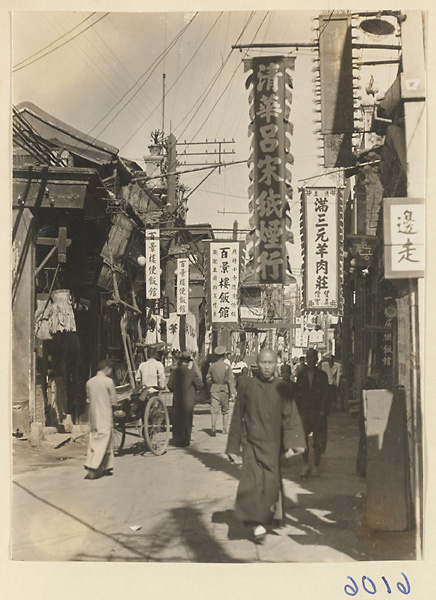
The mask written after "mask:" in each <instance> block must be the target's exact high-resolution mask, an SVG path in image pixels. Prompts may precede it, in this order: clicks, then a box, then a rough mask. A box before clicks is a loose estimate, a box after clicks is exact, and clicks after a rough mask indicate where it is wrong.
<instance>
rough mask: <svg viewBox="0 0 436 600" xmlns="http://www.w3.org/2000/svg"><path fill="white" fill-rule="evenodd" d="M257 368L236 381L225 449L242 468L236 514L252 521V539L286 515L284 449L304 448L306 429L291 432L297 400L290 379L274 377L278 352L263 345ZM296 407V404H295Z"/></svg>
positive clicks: (256, 539)
mask: <svg viewBox="0 0 436 600" xmlns="http://www.w3.org/2000/svg"><path fill="white" fill-rule="evenodd" d="M257 365H258V367H259V372H258V374H257V376H256V377H247V378H246V379H245V380H244V381H243V382H242V383H241V384H240V386H239V387H238V395H237V398H236V402H235V408H234V411H233V417H232V423H231V426H230V432H229V437H228V441H227V449H226V453H227V455H228V456H229V458H230V460H233V461H234V462H237V463H239V462H240V457H239V454H240V451H241V446H242V471H241V479H240V481H239V486H238V492H237V496H236V515H237V517H238V518H240V519H241V520H242V521H243V522H244V523H245V524H246V525H247V526H249V527H251V535H252V539H253V541H254V542H255V543H262V542H263V540H264V539H265V536H266V534H267V529H266V526H268V525H270V524H271V523H272V522H273V521H281V520H282V518H283V506H282V493H281V489H282V483H281V473H280V454H281V451H282V448H284V449H285V452H286V454H285V455H286V456H287V457H289V456H292V455H293V454H297V453H303V451H304V444H305V442H304V433H303V430H302V428H301V434H300V435H299V436H296V435H295V433H294V432H291V426H292V425H291V424H292V421H291V417H292V413H293V402H292V397H291V392H290V388H289V385H288V384H287V383H286V382H285V381H283V380H281V379H278V378H277V377H275V370H276V367H277V355H276V353H275V352H274V351H273V350H271V349H269V348H265V349H263V350H261V352H259V355H258V357H257ZM295 412H296V409H295Z"/></svg>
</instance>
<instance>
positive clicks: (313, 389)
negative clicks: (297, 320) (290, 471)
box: [296, 348, 329, 477]
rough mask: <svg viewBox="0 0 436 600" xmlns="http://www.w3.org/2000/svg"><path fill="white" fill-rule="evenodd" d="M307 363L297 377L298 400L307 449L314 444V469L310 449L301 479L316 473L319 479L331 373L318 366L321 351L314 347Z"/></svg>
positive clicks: (304, 456) (325, 440) (305, 456)
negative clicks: (328, 374)
mask: <svg viewBox="0 0 436 600" xmlns="http://www.w3.org/2000/svg"><path fill="white" fill-rule="evenodd" d="M306 362H307V366H306V368H305V369H304V371H302V372H301V373H300V374H299V375H298V377H297V384H296V390H297V395H296V400H297V406H298V409H299V411H300V415H301V420H302V422H303V427H304V432H305V435H306V445H307V448H310V444H309V442H310V441H313V453H314V466H313V469H312V467H311V465H310V464H309V451H308V450H306V452H305V453H304V454H303V461H304V468H303V471H302V473H301V476H302V477H308V476H309V475H310V473H312V475H313V476H314V477H318V476H319V465H320V463H321V455H322V454H324V452H325V450H326V447H327V415H328V408H329V388H328V378H327V374H326V373H324V371H322V370H321V369H319V368H318V367H317V366H316V364H317V362H318V352H317V351H316V350H315V349H314V348H309V350H308V351H307V353H306ZM309 436H310V439H309Z"/></svg>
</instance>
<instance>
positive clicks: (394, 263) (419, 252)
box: [383, 198, 425, 279]
mask: <svg viewBox="0 0 436 600" xmlns="http://www.w3.org/2000/svg"><path fill="white" fill-rule="evenodd" d="M383 204H384V212H383V220H384V238H385V277H386V278H387V279H397V278H399V279H401V278H409V277H424V254H425V246H424V244H425V204H424V199H422V198H385V199H384V201H383Z"/></svg>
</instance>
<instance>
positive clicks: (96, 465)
mask: <svg viewBox="0 0 436 600" xmlns="http://www.w3.org/2000/svg"><path fill="white" fill-rule="evenodd" d="M111 373H112V365H111V363H110V362H109V361H108V360H101V361H100V362H99V364H98V372H97V375H95V376H94V377H91V379H89V381H87V383H86V398H87V402H88V403H89V420H90V423H91V431H90V434H89V446H88V455H87V457H86V462H85V469H87V471H88V473H87V475H86V477H85V479H98V478H99V477H101V476H102V475H108V474H110V473H111V471H112V469H113V466H114V465H113V463H114V452H113V449H112V431H113V425H114V418H113V410H112V406H113V405H116V404H117V393H116V391H115V385H114V382H113V381H112V379H111V377H110V375H111Z"/></svg>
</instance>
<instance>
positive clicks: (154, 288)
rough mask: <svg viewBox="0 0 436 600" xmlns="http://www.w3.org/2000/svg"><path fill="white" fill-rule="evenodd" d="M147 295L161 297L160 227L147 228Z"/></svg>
mask: <svg viewBox="0 0 436 600" xmlns="http://www.w3.org/2000/svg"><path fill="white" fill-rule="evenodd" d="M145 290H146V295H145V297H146V298H147V300H156V299H157V298H160V241H159V229H146V230H145Z"/></svg>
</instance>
